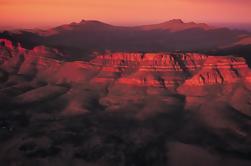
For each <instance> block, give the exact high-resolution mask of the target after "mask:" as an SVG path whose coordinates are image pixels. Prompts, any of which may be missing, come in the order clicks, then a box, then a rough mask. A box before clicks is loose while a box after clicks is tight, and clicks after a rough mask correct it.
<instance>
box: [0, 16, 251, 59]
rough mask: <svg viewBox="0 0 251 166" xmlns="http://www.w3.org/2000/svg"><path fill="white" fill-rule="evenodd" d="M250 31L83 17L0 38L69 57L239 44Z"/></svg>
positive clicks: (175, 23)
mask: <svg viewBox="0 0 251 166" xmlns="http://www.w3.org/2000/svg"><path fill="white" fill-rule="evenodd" d="M242 36H251V35H250V33H249V32H245V31H239V30H230V29H227V28H214V27H210V26H208V25H206V24H203V23H199V24H197V23H194V22H190V23H184V22H183V21H182V20H179V19H174V20H170V21H167V22H164V23H160V24H153V25H143V26H134V27H122V26H114V25H110V24H106V23H103V22H100V21H94V20H90V21H88V20H87V21H86V20H82V21H81V22H79V23H71V24H65V25H62V26H58V27H55V28H51V29H48V30H20V31H15V32H11V31H5V32H3V33H0V37H1V38H7V39H10V40H12V41H13V42H20V43H21V44H22V45H23V46H24V47H25V48H33V47H35V46H38V45H45V46H48V47H54V48H57V49H59V50H60V51H62V52H64V53H65V54H68V55H69V56H68V57H69V58H70V59H71V58H72V59H76V58H83V59H88V58H89V57H90V56H89V55H90V54H91V53H92V52H94V51H105V50H110V51H113V52H114V51H127V52H161V51H196V52H200V51H209V50H217V49H219V48H223V47H225V46H231V45H233V44H234V43H238V42H239V41H240V39H241V37H242Z"/></svg>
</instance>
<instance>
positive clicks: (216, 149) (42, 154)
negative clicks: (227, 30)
mask: <svg viewBox="0 0 251 166" xmlns="http://www.w3.org/2000/svg"><path fill="white" fill-rule="evenodd" d="M147 28H151V27H147ZM0 81H1V83H0V99H1V100H0V106H1V111H0V127H1V128H0V140H1V141H0V142H1V143H0V144H1V149H0V163H3V165H18V166H19V165H35V164H36V165H41V166H43V165H53V166H54V165H60V166H62V165H114V166H118V165H121V166H122V165H126V166H133V165H146V166H147V165H149V166H152V165H156V166H161V165H171V166H180V165H186V166H190V165H191V166H192V165H206V166H207V165H208V166H214V165H219V166H220V165H230V166H231V165H233V166H235V165H244V166H246V165H247V166H248V165H250V164H251V161H250V154H251V147H250V145H251V130H250V127H251V126H250V125H251V121H250V118H251V105H250V103H251V93H250V92H251V70H250V68H249V67H248V65H247V63H246V60H245V59H244V58H242V57H238V56H210V55H205V54H198V53H137V52H135V53H129V52H128V53H127V52H117V53H104V54H99V55H96V56H95V57H93V59H91V60H90V61H66V60H65V55H64V54H62V53H60V52H59V51H58V50H57V49H52V48H47V47H45V46H37V47H35V48H33V49H30V50H29V49H25V48H23V47H22V46H21V45H20V44H18V45H16V46H15V45H13V44H12V42H11V41H9V40H6V39H0Z"/></svg>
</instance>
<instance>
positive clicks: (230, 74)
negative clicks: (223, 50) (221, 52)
mask: <svg viewBox="0 0 251 166" xmlns="http://www.w3.org/2000/svg"><path fill="white" fill-rule="evenodd" d="M249 72H250V69H249V67H248V65H247V64H246V61H245V59H244V58H240V57H232V56H227V57H221V56H218V57H213V56H209V57H208V58H207V59H206V61H205V63H204V64H203V66H202V68H201V69H200V71H199V72H198V73H196V74H195V75H193V76H192V78H191V79H188V80H186V81H185V83H184V85H187V86H203V85H215V84H228V83H234V82H237V81H238V80H240V79H244V80H249V78H250V74H249Z"/></svg>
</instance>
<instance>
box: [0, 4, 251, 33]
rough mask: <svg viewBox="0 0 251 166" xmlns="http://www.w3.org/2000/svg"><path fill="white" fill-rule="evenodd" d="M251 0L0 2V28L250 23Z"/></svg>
mask: <svg viewBox="0 0 251 166" xmlns="http://www.w3.org/2000/svg"><path fill="white" fill-rule="evenodd" d="M250 8H251V0H103V1H102V0H0V11H1V14H0V20H1V22H0V27H12V28H13V27H15V28H34V27H51V26H56V25H60V24H64V23H70V22H79V21H80V20H81V19H87V20H90V19H91V20H101V21H104V22H108V23H112V24H117V25H138V24H148V23H158V22H162V21H166V20H170V19H173V18H180V19H183V20H184V21H196V22H205V23H251V10H250Z"/></svg>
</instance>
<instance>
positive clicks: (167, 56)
mask: <svg viewBox="0 0 251 166" xmlns="http://www.w3.org/2000/svg"><path fill="white" fill-rule="evenodd" d="M0 42H1V48H0V61H1V69H2V70H3V71H6V72H8V73H10V74H18V75H24V76H28V77H30V78H33V77H34V78H37V79H39V80H46V81H50V82H51V81H52V82H83V81H87V82H92V83H99V84H107V83H108V84H110V83H115V82H116V83H118V84H124V85H134V86H143V87H145V86H147V87H161V88H170V89H171V88H173V89H176V88H177V87H180V86H181V85H182V86H187V87H190V86H204V85H221V84H230V83H235V82H237V81H239V80H244V81H247V82H250V69H249V67H248V66H247V64H246V61H245V59H244V58H240V57H233V56H224V57H223V56H208V55H203V54H197V53H185V54H184V53H121V52H118V53H105V54H101V55H97V56H96V57H95V58H94V59H93V60H91V61H90V62H84V61H74V62H64V61H62V59H63V57H64V55H63V54H62V53H60V52H59V51H57V50H56V49H50V48H47V47H44V46H38V47H35V48H33V49H32V50H26V49H23V48H22V47H21V46H20V45H18V46H13V44H12V43H11V42H10V41H8V40H5V39H1V40H0Z"/></svg>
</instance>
